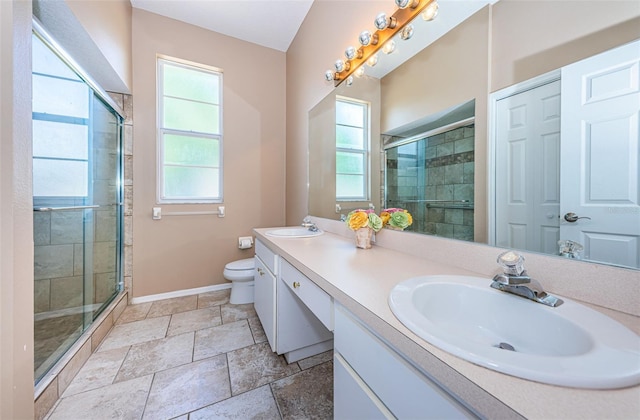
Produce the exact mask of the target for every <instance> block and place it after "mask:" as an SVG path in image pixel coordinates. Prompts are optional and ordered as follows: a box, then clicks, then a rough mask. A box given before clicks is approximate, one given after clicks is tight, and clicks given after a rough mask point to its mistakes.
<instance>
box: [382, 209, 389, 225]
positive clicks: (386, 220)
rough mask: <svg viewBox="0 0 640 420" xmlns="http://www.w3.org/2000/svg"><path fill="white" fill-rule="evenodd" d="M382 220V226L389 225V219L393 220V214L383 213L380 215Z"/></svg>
mask: <svg viewBox="0 0 640 420" xmlns="http://www.w3.org/2000/svg"><path fill="white" fill-rule="evenodd" d="M380 218H381V219H382V226H385V225H386V224H387V223H389V219H391V214H389V212H388V211H383V212H381V213H380Z"/></svg>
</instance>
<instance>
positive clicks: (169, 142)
mask: <svg viewBox="0 0 640 420" xmlns="http://www.w3.org/2000/svg"><path fill="white" fill-rule="evenodd" d="M164 163H165V164H173V165H197V166H220V146H219V141H218V140H214V139H205V138H202V137H189V136H176V135H172V134H165V136H164Z"/></svg>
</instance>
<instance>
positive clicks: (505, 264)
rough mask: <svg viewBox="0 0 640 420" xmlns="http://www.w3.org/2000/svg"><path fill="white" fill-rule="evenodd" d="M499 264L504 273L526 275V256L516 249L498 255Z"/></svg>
mask: <svg viewBox="0 0 640 420" xmlns="http://www.w3.org/2000/svg"><path fill="white" fill-rule="evenodd" d="M497 261H498V264H500V266H501V267H502V269H503V270H504V273H505V274H507V275H510V276H525V275H526V272H525V269H524V257H523V256H522V255H520V254H518V253H517V252H514V251H506V252H503V253H502V254H500V255H498V259H497Z"/></svg>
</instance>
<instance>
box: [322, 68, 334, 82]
mask: <svg viewBox="0 0 640 420" xmlns="http://www.w3.org/2000/svg"><path fill="white" fill-rule="evenodd" d="M324 78H325V79H326V80H327V82H333V81H334V80H335V73H334V72H333V70H327V71H326V72H324Z"/></svg>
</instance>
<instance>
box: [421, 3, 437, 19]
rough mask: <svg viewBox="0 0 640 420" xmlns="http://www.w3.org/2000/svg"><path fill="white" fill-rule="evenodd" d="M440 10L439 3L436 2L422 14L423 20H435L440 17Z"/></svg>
mask: <svg viewBox="0 0 640 420" xmlns="http://www.w3.org/2000/svg"><path fill="white" fill-rule="evenodd" d="M439 8H440V6H439V5H438V2H437V1H435V0H434V1H433V2H431V4H429V5H428V6H427V8H426V9H424V12H422V19H424V20H426V21H430V20H433V19H435V17H436V16H438V9H439Z"/></svg>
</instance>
